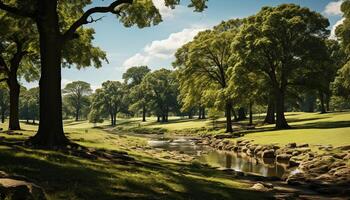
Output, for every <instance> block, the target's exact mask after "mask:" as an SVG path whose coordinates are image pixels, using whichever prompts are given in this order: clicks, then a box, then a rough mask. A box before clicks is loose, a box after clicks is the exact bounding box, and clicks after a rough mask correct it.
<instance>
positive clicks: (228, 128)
mask: <svg viewBox="0 0 350 200" xmlns="http://www.w3.org/2000/svg"><path fill="white" fill-rule="evenodd" d="M231 111H232V102H230V101H228V102H227V103H226V111H225V116H226V132H227V133H232V132H233V129H232V119H231Z"/></svg>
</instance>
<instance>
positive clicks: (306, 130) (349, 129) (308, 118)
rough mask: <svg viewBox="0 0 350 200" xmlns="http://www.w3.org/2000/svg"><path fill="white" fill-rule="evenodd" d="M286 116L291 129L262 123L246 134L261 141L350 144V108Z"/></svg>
mask: <svg viewBox="0 0 350 200" xmlns="http://www.w3.org/2000/svg"><path fill="white" fill-rule="evenodd" d="M286 117H287V121H288V122H289V124H290V126H291V127H292V129H289V130H274V128H273V126H272V125H267V126H261V127H258V128H257V129H256V130H254V131H251V132H250V133H248V134H246V135H245V136H244V138H246V139H253V140H254V142H255V143H258V144H271V143H278V144H280V145H285V144H288V143H290V142H296V143H299V144H300V143H308V144H311V145H333V146H334V147H338V146H344V145H350V112H337V113H326V114H319V113H287V115H286Z"/></svg>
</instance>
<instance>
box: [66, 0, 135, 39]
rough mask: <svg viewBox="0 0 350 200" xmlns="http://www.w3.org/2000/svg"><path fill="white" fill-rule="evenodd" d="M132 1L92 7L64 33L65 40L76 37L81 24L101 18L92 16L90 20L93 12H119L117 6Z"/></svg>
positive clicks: (119, 1)
mask: <svg viewBox="0 0 350 200" xmlns="http://www.w3.org/2000/svg"><path fill="white" fill-rule="evenodd" d="M132 3H133V0H116V1H114V2H113V3H111V4H110V5H109V6H105V7H93V8H90V9H89V10H87V11H86V12H85V13H84V14H83V15H82V16H81V17H80V18H79V19H78V20H77V21H75V22H74V23H73V24H72V25H71V26H70V27H69V29H68V30H67V31H66V32H65V33H64V34H63V39H64V40H69V39H72V38H73V37H74V34H75V32H76V31H77V29H78V28H79V27H80V26H82V25H84V24H89V23H92V22H96V21H98V20H100V19H97V20H93V19H92V18H91V19H92V20H88V19H89V17H90V16H91V15H92V14H94V13H108V12H110V13H115V14H118V13H119V12H118V11H116V10H114V9H115V8H116V7H118V6H120V5H122V4H132Z"/></svg>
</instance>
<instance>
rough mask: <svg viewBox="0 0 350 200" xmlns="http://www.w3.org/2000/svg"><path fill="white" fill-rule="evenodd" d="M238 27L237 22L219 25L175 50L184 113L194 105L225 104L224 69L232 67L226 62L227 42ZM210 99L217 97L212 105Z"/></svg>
mask: <svg viewBox="0 0 350 200" xmlns="http://www.w3.org/2000/svg"><path fill="white" fill-rule="evenodd" d="M240 24H241V21H240V20H229V21H227V22H222V23H221V24H220V25H218V26H216V27H214V29H213V30H206V31H203V32H200V33H199V34H198V35H197V36H196V37H195V38H194V40H193V41H192V42H189V43H188V44H185V45H184V46H183V47H181V48H180V49H178V50H177V52H176V54H175V56H176V61H175V62H174V63H173V65H174V67H175V68H177V71H178V72H177V73H178V76H177V77H178V79H179V82H180V83H179V84H180V99H181V100H182V103H183V109H184V110H188V109H189V108H191V107H193V106H195V105H196V104H197V105H203V104H205V105H206V106H213V105H214V104H215V105H220V104H221V105H223V104H225V103H226V101H229V99H230V97H229V96H227V95H226V89H227V86H228V80H229V76H230V74H229V73H228V69H229V68H230V67H231V66H232V63H230V62H229V58H230V56H231V42H232V41H233V39H234V37H235V35H236V33H237V31H238V29H239V26H240ZM206 95H209V96H208V97H205V96H206ZM212 96H216V97H218V98H215V101H214V102H211V101H207V100H208V99H213V98H210V97H212ZM219 107H220V106H219ZM221 107H222V106H221Z"/></svg>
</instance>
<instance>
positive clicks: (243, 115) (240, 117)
mask: <svg viewBox="0 0 350 200" xmlns="http://www.w3.org/2000/svg"><path fill="white" fill-rule="evenodd" d="M245 119H247V116H246V113H245V110H244V108H243V107H240V108H239V109H238V119H237V120H238V121H240V120H245Z"/></svg>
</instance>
